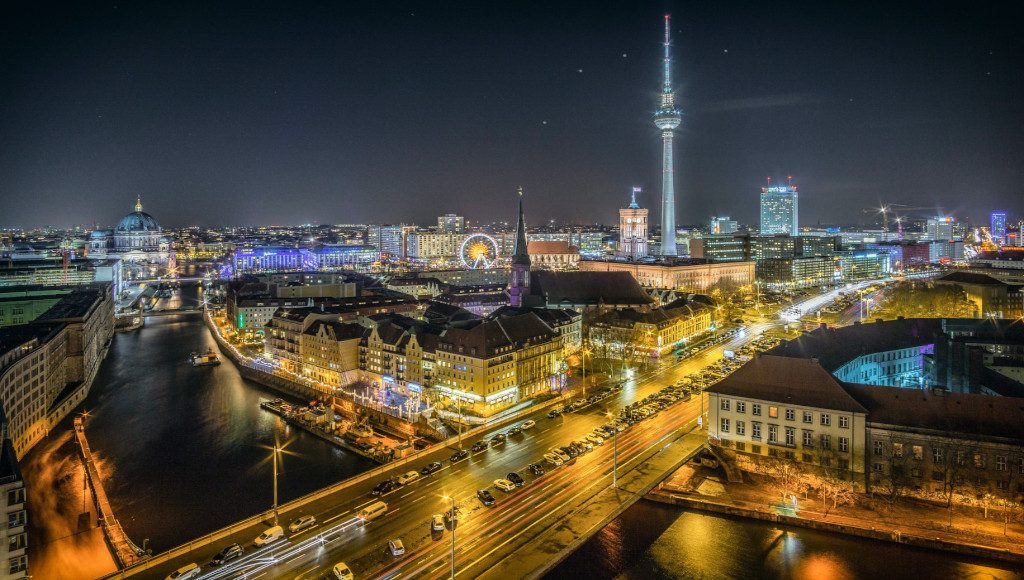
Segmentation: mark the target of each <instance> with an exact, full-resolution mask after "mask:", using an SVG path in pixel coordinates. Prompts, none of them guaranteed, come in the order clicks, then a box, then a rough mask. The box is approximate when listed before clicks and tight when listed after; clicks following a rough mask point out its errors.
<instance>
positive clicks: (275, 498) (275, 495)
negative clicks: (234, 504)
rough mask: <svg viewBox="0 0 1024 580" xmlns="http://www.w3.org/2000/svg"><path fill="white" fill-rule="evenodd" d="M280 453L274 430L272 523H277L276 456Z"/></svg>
mask: <svg viewBox="0 0 1024 580" xmlns="http://www.w3.org/2000/svg"><path fill="white" fill-rule="evenodd" d="M280 453H281V446H280V445H279V444H278V440H277V432H276V431H275V432H274V525H275V526H276V525H277V456H278V454H280Z"/></svg>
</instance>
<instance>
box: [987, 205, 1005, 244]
mask: <svg viewBox="0 0 1024 580" xmlns="http://www.w3.org/2000/svg"><path fill="white" fill-rule="evenodd" d="M989 235H990V236H991V237H992V243H993V244H996V245H997V246H1001V245H1003V244H1005V243H1006V214H1005V213H1003V212H994V213H993V214H992V215H991V219H990V225H989Z"/></svg>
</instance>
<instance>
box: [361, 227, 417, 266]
mask: <svg viewBox="0 0 1024 580" xmlns="http://www.w3.org/2000/svg"><path fill="white" fill-rule="evenodd" d="M414 231H416V227H415V226H406V225H397V226H394V225H380V226H376V225H375V226H369V227H367V228H366V243H367V245H370V246H375V247H376V248H377V250H378V251H379V252H380V254H381V257H382V258H383V257H388V258H393V259H397V258H404V257H405V236H406V235H407V234H409V233H411V232H414Z"/></svg>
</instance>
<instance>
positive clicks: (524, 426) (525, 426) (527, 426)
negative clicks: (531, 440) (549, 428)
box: [520, 419, 537, 429]
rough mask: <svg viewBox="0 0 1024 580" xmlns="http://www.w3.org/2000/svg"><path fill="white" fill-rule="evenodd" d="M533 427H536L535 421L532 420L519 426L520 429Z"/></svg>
mask: <svg viewBox="0 0 1024 580" xmlns="http://www.w3.org/2000/svg"><path fill="white" fill-rule="evenodd" d="M535 425H537V422H536V421H534V420H533V419H528V420H526V421H524V422H523V424H522V425H520V427H521V428H522V429H533V428H534V426H535Z"/></svg>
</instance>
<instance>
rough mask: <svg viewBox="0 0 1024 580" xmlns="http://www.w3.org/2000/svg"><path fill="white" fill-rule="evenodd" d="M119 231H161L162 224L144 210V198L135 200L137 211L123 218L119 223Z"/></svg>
mask: <svg viewBox="0 0 1024 580" xmlns="http://www.w3.org/2000/svg"><path fill="white" fill-rule="evenodd" d="M117 231H119V232H159V231H160V224H158V223H156V220H155V219H153V216H151V215H149V214H148V213H146V212H144V211H142V200H141V199H139V200H136V201H135V211H133V212H132V213H130V214H128V215H126V216H124V217H123V218H121V221H120V222H118V223H117Z"/></svg>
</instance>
